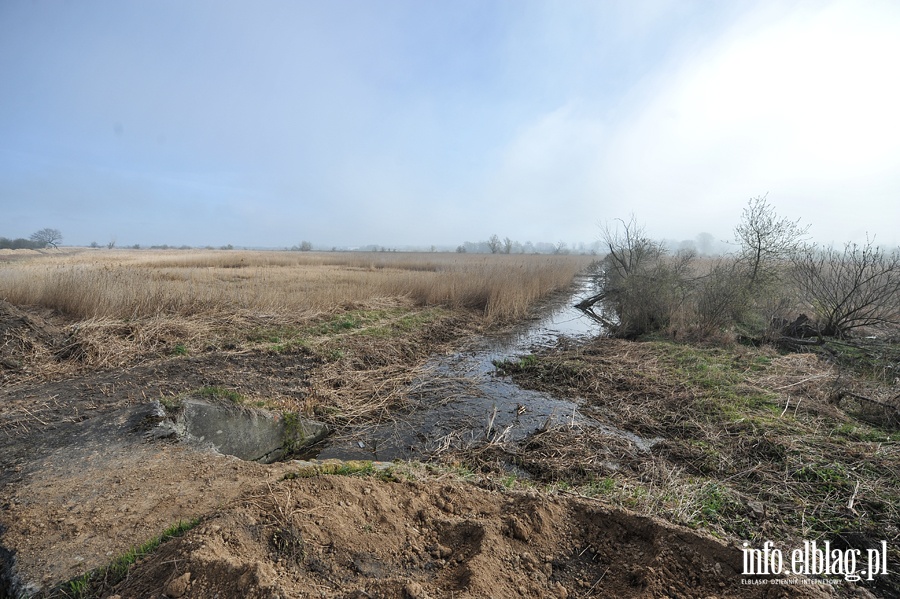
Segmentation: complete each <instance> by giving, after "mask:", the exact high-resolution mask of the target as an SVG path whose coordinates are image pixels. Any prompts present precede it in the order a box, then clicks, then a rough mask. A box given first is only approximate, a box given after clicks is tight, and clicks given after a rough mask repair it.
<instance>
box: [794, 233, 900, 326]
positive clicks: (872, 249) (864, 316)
mask: <svg viewBox="0 0 900 599" xmlns="http://www.w3.org/2000/svg"><path fill="white" fill-rule="evenodd" d="M792 274H793V277H794V279H795V281H796V284H797V286H798V288H799V292H800V294H801V297H802V298H803V300H804V301H805V303H806V304H807V305H808V306H809V307H810V308H811V309H812V310H813V311H814V313H815V315H816V317H817V320H818V323H817V324H818V326H819V329H820V332H821V333H822V334H823V335H826V336H829V337H845V336H847V334H848V333H850V332H851V331H853V330H855V329H859V328H861V327H884V326H897V325H900V250H894V251H893V252H887V251H885V250H883V249H881V248H879V247H877V246H876V245H875V244H874V243H873V242H872V241H871V240H869V241H868V242H866V244H865V245H862V246H860V245H857V244H855V243H848V244H847V245H846V246H844V250H843V252H840V251H838V250H835V249H834V248H833V247H831V248H818V247H815V246H811V247H808V248H806V249H805V250H804V251H803V252H799V253H798V255H797V257H796V258H795V260H794V269H793V273H792Z"/></svg>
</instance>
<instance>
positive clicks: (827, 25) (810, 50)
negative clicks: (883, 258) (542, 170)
mask: <svg viewBox="0 0 900 599" xmlns="http://www.w3.org/2000/svg"><path fill="white" fill-rule="evenodd" d="M750 19H753V21H750ZM897 56H900V7H898V6H897V5H895V4H876V3H859V2H845V3H835V4H832V5H829V6H828V7H827V8H824V9H821V10H817V11H812V10H801V11H796V12H793V13H790V14H787V15H780V16H779V18H777V19H776V20H771V19H769V18H762V19H760V18H759V15H756V16H753V17H748V20H746V21H744V23H743V24H740V25H738V26H737V27H735V28H734V29H733V30H731V31H729V32H727V33H725V35H724V36H723V37H722V38H721V40H720V41H719V42H718V43H717V44H714V45H713V46H712V47H710V48H708V49H707V50H705V51H704V52H702V53H701V54H699V55H697V56H696V57H693V58H692V59H691V60H688V61H686V62H685V63H684V65H683V66H682V67H681V68H680V69H678V70H677V71H675V72H674V73H673V74H671V75H670V76H664V77H663V78H661V79H658V80H656V81H655V86H656V88H655V92H656V93H654V94H652V95H650V96H649V97H648V99H647V101H646V103H645V104H643V105H641V106H639V107H638V108H637V110H635V112H634V115H633V117H632V118H631V119H629V120H628V121H626V122H625V123H624V124H623V126H621V127H620V128H618V129H617V132H616V139H615V140H614V141H613V143H612V144H611V145H610V148H609V150H610V153H609V165H610V167H609V169H608V171H607V173H606V175H607V176H608V177H609V181H610V185H611V187H612V188H613V189H615V190H616V191H617V192H618V193H621V194H622V196H623V197H625V198H630V200H631V203H632V205H634V206H635V207H636V209H635V211H636V212H640V209H641V208H650V207H651V206H652V205H654V204H658V203H660V202H668V203H669V207H668V208H664V209H662V210H659V209H657V210H655V214H654V215H652V216H650V217H648V222H652V223H653V224H654V227H653V228H654V229H659V228H661V227H662V226H664V225H666V224H667V223H668V225H669V226H673V228H675V229H679V231H677V232H675V231H673V232H671V233H669V234H682V235H686V234H689V233H690V230H691V229H689V227H693V230H696V225H695V224H693V223H695V222H696V221H699V222H700V223H701V228H707V227H711V226H713V225H712V222H713V221H716V220H719V219H721V218H725V217H726V216H728V215H733V217H732V218H736V217H737V215H739V212H740V205H741V204H743V203H744V202H746V200H747V198H749V197H751V196H755V195H759V194H763V193H766V192H769V193H770V199H772V200H773V202H774V204H775V205H776V206H778V207H779V208H782V207H784V209H783V210H781V211H782V212H784V213H786V214H788V215H791V216H803V217H804V219H805V220H806V221H808V222H812V223H813V231H814V232H816V231H818V232H819V234H820V235H821V236H822V237H823V238H825V239H838V240H840V239H845V238H846V235H845V233H844V231H848V232H849V231H857V230H859V229H860V227H861V226H863V225H864V224H865V222H870V223H871V224H872V227H871V228H870V229H869V230H870V231H876V230H878V232H879V233H880V234H882V235H883V236H890V235H896V233H895V231H893V227H890V229H891V230H885V229H886V227H885V226H884V223H896V222H900V213H898V210H900V209H898V202H896V200H895V198H896V197H897V195H898V193H900V187H898V186H897V183H898V178H897V177H896V176H892V174H891V173H892V172H893V171H894V170H895V167H896V165H898V164H900V111H898V110H897V108H896V107H897V106H900V78H898V77H897V76H896V64H895V63H896V57H897ZM647 89H648V90H649V89H651V87H650V86H648V88H647ZM646 91H647V90H645V92H646ZM886 176H887V177H888V179H885V177H886ZM887 181H890V183H889V184H887V185H886V182H887ZM823 205H825V206H830V207H832V208H834V209H836V210H834V211H831V212H828V211H825V212H824V213H823V211H822V210H820V207H822V206H823ZM841 206H844V208H845V209H844V210H843V211H840V210H839V208H840V207H841ZM726 213H727V214H726ZM639 217H640V214H639ZM873 217H874V218H873ZM704 221H710V224H709V225H705V224H702V223H704ZM726 226H730V224H728V223H726ZM659 234H661V235H664V234H666V233H664V232H663V231H660V232H659ZM854 234H855V233H854ZM896 241H897V239H896V238H895V239H894V242H896Z"/></svg>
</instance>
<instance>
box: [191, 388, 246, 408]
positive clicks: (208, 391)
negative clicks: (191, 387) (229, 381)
mask: <svg viewBox="0 0 900 599" xmlns="http://www.w3.org/2000/svg"><path fill="white" fill-rule="evenodd" d="M196 395H197V396H198V397H201V398H203V399H224V400H227V401H230V402H232V403H236V404H239V403H242V402H243V401H244V396H243V395H241V394H240V393H238V392H237V391H234V390H233V389H225V388H223V387H215V386H212V387H200V388H199V389H197V391H196Z"/></svg>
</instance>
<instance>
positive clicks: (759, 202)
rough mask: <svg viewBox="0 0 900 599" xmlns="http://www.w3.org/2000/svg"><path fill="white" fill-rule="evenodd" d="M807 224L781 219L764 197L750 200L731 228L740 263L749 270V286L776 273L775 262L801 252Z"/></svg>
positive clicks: (798, 220) (807, 227) (776, 266)
mask: <svg viewBox="0 0 900 599" xmlns="http://www.w3.org/2000/svg"><path fill="white" fill-rule="evenodd" d="M808 231H809V225H806V226H801V225H800V219H797V220H795V221H792V220H788V219H786V218H780V217H779V216H778V215H777V214H776V213H775V208H774V207H773V206H771V205H770V204H769V203H768V201H767V200H766V196H759V197H756V198H751V200H750V202H749V203H748V205H747V207H746V208H744V212H743V214H742V215H741V222H740V224H739V225H738V226H737V227H735V229H734V239H735V241H736V242H737V243H738V245H739V246H740V254H739V260H740V261H741V262H743V263H744V264H745V265H746V267H747V268H748V271H749V274H748V283H749V284H750V285H754V284H756V283H759V282H762V281H763V280H764V279H771V278H773V275H775V274H776V272H777V268H778V263H779V262H780V261H782V260H784V259H786V258H788V257H790V256H791V255H792V254H793V253H795V252H797V251H800V250H802V249H803V247H804V245H805V243H806V239H807V233H808Z"/></svg>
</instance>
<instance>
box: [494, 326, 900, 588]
mask: <svg viewBox="0 0 900 599" xmlns="http://www.w3.org/2000/svg"><path fill="white" fill-rule="evenodd" d="M503 369H504V370H506V371H507V372H509V373H511V374H513V376H514V377H516V380H517V381H519V382H520V383H521V384H523V385H527V386H529V387H536V388H539V389H543V390H546V391H550V392H552V393H553V394H555V395H556V396H559V397H581V398H584V406H583V407H582V412H583V413H584V414H586V415H591V416H593V417H595V418H596V419H597V420H599V421H600V422H607V423H611V424H614V425H615V426H618V427H620V428H622V429H625V430H627V431H629V432H632V433H635V434H638V435H640V436H641V437H643V438H644V439H654V438H658V439H660V440H659V441H658V442H657V443H656V444H655V445H654V446H653V448H652V450H650V451H640V450H639V448H636V447H635V446H633V445H632V444H630V443H628V442H627V441H625V440H623V439H621V438H619V439H617V438H615V436H612V437H611V436H610V435H609V434H605V433H604V431H603V430H602V429H599V428H598V429H591V428H590V427H585V428H579V427H574V428H573V427H558V428H556V429H552V430H550V431H547V432H544V433H540V434H536V435H534V436H533V437H532V438H531V439H529V441H528V442H527V443H526V444H524V445H522V446H521V447H507V448H505V451H504V453H503V454H502V455H498V456H495V457H494V459H495V460H498V461H499V460H507V461H513V462H514V463H516V464H517V465H519V467H521V468H524V469H525V470H527V471H528V472H529V473H531V474H532V475H533V476H534V477H535V478H536V479H538V480H540V481H543V482H551V483H553V484H556V485H558V486H559V485H561V486H562V487H563V488H574V489H576V490H577V491H578V492H579V493H581V494H587V495H590V496H597V497H601V498H603V499H604V500H607V501H610V502H612V503H614V504H616V505H623V506H625V507H628V508H631V509H636V510H639V511H641V512H643V513H650V514H654V515H658V516H661V517H664V518H667V519H670V520H672V521H675V522H680V523H683V524H687V525H690V526H697V527H702V528H706V529H708V530H710V531H712V532H714V533H715V534H719V535H727V536H732V537H737V538H739V539H746V540H750V541H752V542H757V541H760V542H761V540H765V539H778V540H779V541H781V542H784V543H785V544H786V545H790V543H792V542H794V543H796V542H802V539H831V540H833V541H834V542H835V543H838V544H846V545H847V546H851V547H862V546H868V545H867V544H870V543H872V542H874V541H876V540H879V539H887V540H888V542H889V545H891V546H892V547H894V546H896V542H897V540H898V539H900V511H898V506H900V494H898V489H900V445H898V441H900V433H898V432H897V430H896V427H895V426H894V425H893V424H892V422H891V421H889V420H888V419H885V418H881V419H880V420H876V419H872V418H868V417H867V415H866V414H865V413H862V412H861V411H860V409H859V407H854V406H852V405H851V404H850V403H848V402H847V401H840V400H838V399H837V397H839V396H840V393H841V392H843V393H844V394H845V395H846V394H848V393H850V392H853V393H857V394H860V395H861V394H865V395H867V396H872V397H893V396H896V394H897V388H896V383H894V384H889V383H885V382H878V381H875V380H872V379H859V378H858V377H854V376H853V375H852V373H846V372H845V373H841V372H840V371H839V369H837V368H835V367H834V365H833V364H832V363H829V362H828V361H826V360H824V359H822V358H821V357H819V356H814V355H811V354H804V355H797V354H793V355H784V356H782V355H779V354H777V353H776V352H775V351H774V350H771V349H765V348H764V349H754V348H746V347H741V346H733V347H727V348H723V347H697V346H689V345H684V344H678V343H670V342H658V341H657V342H643V343H631V342H625V341H619V340H612V339H601V340H597V341H595V342H592V343H588V344H585V345H583V346H577V347H573V348H569V349H558V350H555V351H551V352H548V353H547V354H546V355H542V356H539V357H538V358H537V359H533V360H523V361H519V362H509V363H507V364H504V365H503ZM879 394H881V395H879ZM862 407H865V406H862ZM892 551H894V553H893V554H892V555H893V557H892V559H896V555H897V553H896V551H895V550H892ZM889 584H891V585H895V586H893V587H891V588H892V589H894V590H896V589H897V588H900V586H896V585H900V579H896V578H895V579H892V581H891V582H890V583H889Z"/></svg>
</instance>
